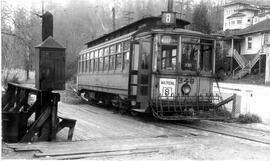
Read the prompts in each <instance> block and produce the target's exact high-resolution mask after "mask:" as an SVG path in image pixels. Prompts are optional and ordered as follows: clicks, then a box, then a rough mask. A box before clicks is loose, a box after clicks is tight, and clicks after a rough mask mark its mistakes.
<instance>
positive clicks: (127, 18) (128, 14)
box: [124, 11, 134, 24]
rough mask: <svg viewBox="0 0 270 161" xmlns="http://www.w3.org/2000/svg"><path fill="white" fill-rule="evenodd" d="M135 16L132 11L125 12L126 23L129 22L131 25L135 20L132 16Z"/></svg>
mask: <svg viewBox="0 0 270 161" xmlns="http://www.w3.org/2000/svg"><path fill="white" fill-rule="evenodd" d="M133 14H134V12H132V11H124V15H125V17H124V18H125V19H126V21H127V22H128V24H130V22H131V21H132V20H133V19H134V18H133V17H132V15H133Z"/></svg>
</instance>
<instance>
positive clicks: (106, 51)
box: [104, 47, 109, 71]
mask: <svg viewBox="0 0 270 161" xmlns="http://www.w3.org/2000/svg"><path fill="white" fill-rule="evenodd" d="M106 70H109V47H106V48H105V49H104V71H106Z"/></svg>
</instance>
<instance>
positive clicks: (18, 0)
mask: <svg viewBox="0 0 270 161" xmlns="http://www.w3.org/2000/svg"><path fill="white" fill-rule="evenodd" d="M1 1H3V0H1ZM5 1H7V2H8V3H9V4H11V5H12V6H13V7H24V8H26V9H30V8H31V5H34V8H40V9H41V7H42V0H5ZM43 1H44V4H45V5H46V4H49V3H50V2H54V3H55V2H56V3H58V4H60V5H63V6H64V5H65V4H66V1H67V0H43ZM88 1H94V0H88ZM106 1H111V2H112V1H113V0H106ZM174 1H180V0H174ZM193 1H194V2H195V3H199V2H200V1H201V0H193ZM210 1H213V2H215V1H216V0H210ZM224 1H225V0H224Z"/></svg>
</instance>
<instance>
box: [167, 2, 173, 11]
mask: <svg viewBox="0 0 270 161" xmlns="http://www.w3.org/2000/svg"><path fill="white" fill-rule="evenodd" d="M172 11H173V0H168V12H172Z"/></svg>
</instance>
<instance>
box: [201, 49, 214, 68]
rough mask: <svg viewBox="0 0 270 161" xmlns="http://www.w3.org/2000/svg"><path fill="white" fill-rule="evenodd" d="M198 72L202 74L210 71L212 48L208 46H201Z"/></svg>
mask: <svg viewBox="0 0 270 161" xmlns="http://www.w3.org/2000/svg"><path fill="white" fill-rule="evenodd" d="M200 70H201V71H203V72H209V71H212V46H210V45H202V46H201V53H200Z"/></svg>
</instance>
